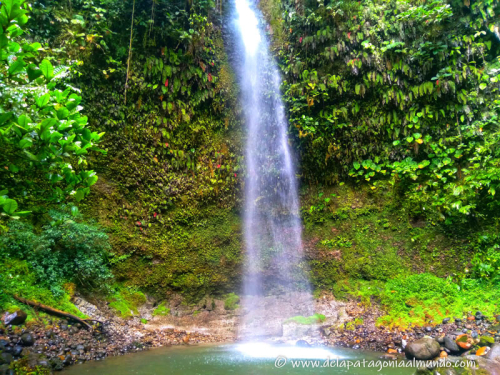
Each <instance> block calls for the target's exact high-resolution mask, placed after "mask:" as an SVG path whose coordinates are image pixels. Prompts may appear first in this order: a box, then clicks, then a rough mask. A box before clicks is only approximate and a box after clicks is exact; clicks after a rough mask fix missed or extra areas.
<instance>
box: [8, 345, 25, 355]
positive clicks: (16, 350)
mask: <svg viewBox="0 0 500 375" xmlns="http://www.w3.org/2000/svg"><path fill="white" fill-rule="evenodd" d="M22 351H23V347H22V346H20V345H16V346H14V347H13V348H12V350H11V354H12V355H13V356H14V357H19V356H20V355H21V353H22Z"/></svg>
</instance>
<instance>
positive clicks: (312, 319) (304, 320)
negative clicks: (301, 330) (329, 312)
mask: <svg viewBox="0 0 500 375" xmlns="http://www.w3.org/2000/svg"><path fill="white" fill-rule="evenodd" d="M325 320H326V317H325V316H324V315H323V314H314V315H311V316H307V317H306V316H301V315H298V316H294V317H292V318H288V319H287V320H285V322H284V323H298V324H303V325H311V324H316V323H322V322H324V321H325Z"/></svg>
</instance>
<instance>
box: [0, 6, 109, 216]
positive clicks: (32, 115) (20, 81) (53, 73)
mask: <svg viewBox="0 0 500 375" xmlns="http://www.w3.org/2000/svg"><path fill="white" fill-rule="evenodd" d="M28 12H29V5H28V4H27V3H25V1H24V0H6V1H3V2H2V8H1V11H0V26H1V27H0V87H2V94H1V95H0V147H1V148H2V153H1V154H0V165H2V168H1V169H0V188H2V189H3V190H2V191H1V192H0V206H2V208H3V214H5V215H9V216H13V217H16V216H19V215H21V214H26V213H28V212H26V211H20V212H18V211H17V210H18V207H19V202H21V205H23V206H31V205H35V204H41V203H42V202H43V201H46V200H48V201H53V202H61V201H62V200H63V199H66V198H67V197H70V198H72V199H73V200H74V201H77V202H78V201H80V200H81V199H83V197H84V196H85V195H87V194H89V192H90V186H92V185H93V184H95V183H96V181H97V175H96V174H95V172H94V171H92V170H89V169H88V168H87V160H86V157H87V155H88V154H89V152H91V151H98V150H99V149H98V148H97V143H98V142H99V140H100V138H101V137H102V135H103V134H102V133H100V134H99V133H97V132H95V131H94V132H92V131H90V130H89V128H88V127H87V117H86V116H82V115H81V114H80V111H81V110H82V107H81V106H80V102H81V101H82V98H81V96H79V95H78V90H76V89H74V88H72V87H71V86H70V85H68V84H66V83H65V82H64V77H65V75H66V74H67V72H68V69H69V67H67V66H66V67H65V66H57V67H56V68H54V66H53V64H52V62H51V61H50V57H49V58H44V56H45V55H46V51H45V49H44V48H42V45H41V44H40V43H39V42H32V41H31V40H30V38H29V37H27V36H23V34H24V29H23V27H24V26H25V24H26V22H27V21H28Z"/></svg>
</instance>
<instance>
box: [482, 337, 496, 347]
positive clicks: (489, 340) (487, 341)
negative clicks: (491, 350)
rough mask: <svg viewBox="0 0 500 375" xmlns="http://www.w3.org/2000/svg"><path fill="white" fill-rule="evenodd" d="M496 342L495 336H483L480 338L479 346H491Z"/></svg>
mask: <svg viewBox="0 0 500 375" xmlns="http://www.w3.org/2000/svg"><path fill="white" fill-rule="evenodd" d="M494 343H495V338H493V337H491V336H481V337H480V338H479V346H491V345H493V344H494Z"/></svg>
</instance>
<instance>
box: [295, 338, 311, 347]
mask: <svg viewBox="0 0 500 375" xmlns="http://www.w3.org/2000/svg"><path fill="white" fill-rule="evenodd" d="M295 346H300V347H302V348H308V347H310V346H311V344H309V343H308V342H307V341H306V340H298V341H297V342H296V343H295Z"/></svg>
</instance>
